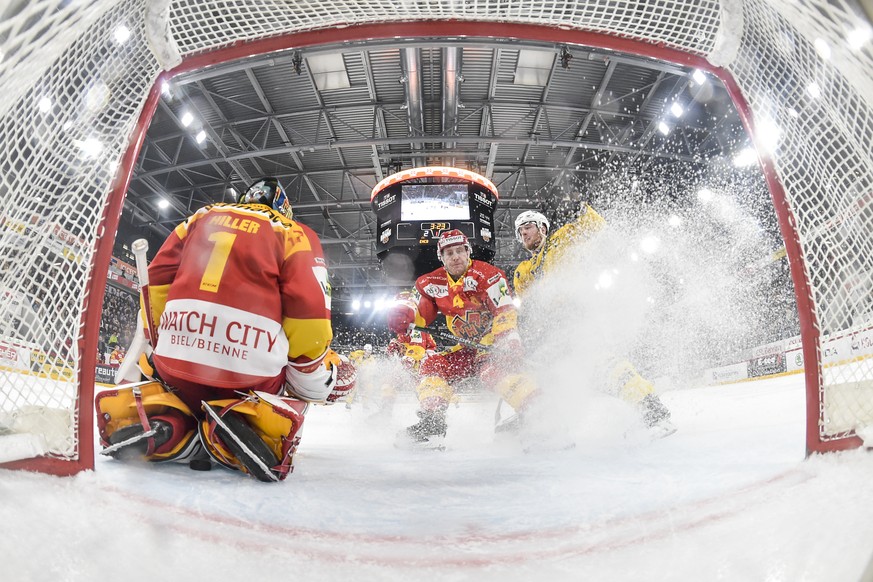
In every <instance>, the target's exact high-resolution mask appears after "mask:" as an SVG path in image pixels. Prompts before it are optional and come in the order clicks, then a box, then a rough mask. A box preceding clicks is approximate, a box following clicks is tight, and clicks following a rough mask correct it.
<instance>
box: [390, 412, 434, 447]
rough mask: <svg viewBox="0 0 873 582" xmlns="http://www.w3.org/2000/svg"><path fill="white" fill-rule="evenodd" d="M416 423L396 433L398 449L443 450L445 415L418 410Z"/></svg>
mask: <svg viewBox="0 0 873 582" xmlns="http://www.w3.org/2000/svg"><path fill="white" fill-rule="evenodd" d="M418 416H419V418H421V420H419V421H418V422H417V423H415V424H413V425H412V426H409V427H407V428H405V429H403V430H401V431H400V432H398V433H397V438H396V440H395V442H394V446H396V447H398V448H409V449H426V450H439V451H442V450H445V448H446V447H445V439H446V415H445V413H444V412H442V411H425V410H419V411H418Z"/></svg>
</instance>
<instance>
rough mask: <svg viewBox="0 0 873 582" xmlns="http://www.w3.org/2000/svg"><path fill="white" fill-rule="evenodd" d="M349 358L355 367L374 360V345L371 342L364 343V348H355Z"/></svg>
mask: <svg viewBox="0 0 873 582" xmlns="http://www.w3.org/2000/svg"><path fill="white" fill-rule="evenodd" d="M349 360H351V361H352V363H354V364H355V367H358V366H360V365H361V364H367V363H370V362H371V361H372V360H373V346H372V345H371V344H364V348H363V349H360V350H355V351H353V352H352V353H350V354H349Z"/></svg>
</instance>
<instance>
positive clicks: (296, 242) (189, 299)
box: [143, 204, 333, 389]
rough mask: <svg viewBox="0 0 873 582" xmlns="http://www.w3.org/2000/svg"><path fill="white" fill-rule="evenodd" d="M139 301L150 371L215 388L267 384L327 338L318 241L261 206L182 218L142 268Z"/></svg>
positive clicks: (314, 353)
mask: <svg viewBox="0 0 873 582" xmlns="http://www.w3.org/2000/svg"><path fill="white" fill-rule="evenodd" d="M148 293H149V307H150V311H149V313H148V317H151V320H152V324H153V326H154V327H153V329H156V330H157V335H158V337H157V344H156V346H155V351H154V361H155V365H156V367H157V368H158V371H159V372H161V374H162V375H169V376H171V377H175V378H179V379H181V380H185V381H190V382H194V383H198V384H204V385H208V386H212V387H215V388H228V389H239V388H249V387H252V386H256V385H259V384H263V383H264V382H265V381H268V380H271V379H276V378H278V377H280V376H282V375H283V374H284V368H285V365H286V363H287V361H288V359H292V360H298V361H307V360H308V359H315V358H317V357H319V356H320V355H321V354H322V353H324V351H325V350H326V349H327V348H328V346H329V344H330V341H331V339H332V336H333V333H332V329H331V324H330V285H329V283H328V275H327V268H326V264H325V261H324V255H323V251H322V248H321V243H320V242H319V240H318V237H317V236H316V234H315V233H314V232H313V231H312V230H311V229H310V228H308V227H307V226H305V225H303V224H300V223H298V222H296V221H294V220H291V219H288V218H285V217H284V216H282V215H281V214H280V213H278V212H276V211H275V210H273V209H272V208H270V207H268V206H265V205H260V204H214V205H211V206H207V207H205V208H202V209H201V210H199V211H198V212H196V213H195V214H193V215H192V216H190V217H189V218H188V219H187V220H186V221H185V222H183V223H182V224H180V225H179V226H177V227H176V229H175V230H174V231H173V233H171V234H170V236H169V237H168V238H167V240H166V241H165V242H164V244H163V246H162V247H161V248H160V250H159V251H158V253H157V255H156V256H155V258H154V260H153V261H152V263H151V265H150V266H149V288H148ZM143 313H146V310H145V308H144V309H143ZM151 339H152V343H153V344H154V343H155V339H154V338H151Z"/></svg>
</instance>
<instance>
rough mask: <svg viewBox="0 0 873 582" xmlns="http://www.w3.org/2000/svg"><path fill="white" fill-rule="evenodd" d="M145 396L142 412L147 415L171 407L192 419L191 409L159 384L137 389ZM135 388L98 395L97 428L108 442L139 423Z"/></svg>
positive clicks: (159, 412) (146, 385)
mask: <svg viewBox="0 0 873 582" xmlns="http://www.w3.org/2000/svg"><path fill="white" fill-rule="evenodd" d="M137 388H138V389H139V391H140V393H141V394H142V405H143V410H144V411H145V413H146V415H147V416H153V415H156V414H163V413H165V412H167V411H168V410H169V409H171V408H175V409H176V410H179V411H181V412H182V413H184V414H186V415H188V416H193V415H192V414H191V410H190V409H189V408H188V407H187V406H186V405H185V403H184V402H182V401H181V400H179V397H178V396H176V395H175V394H173V393H172V392H168V391H167V389H166V388H164V387H163V386H162V385H161V384H160V383H158V382H150V383H148V384H144V385H142V386H138V387H137ZM133 391H134V388H122V389H119V390H106V391H105V392H101V393H99V394H98V395H97V399H96V400H97V411H98V415H97V425H98V428H99V429H100V435H101V436H102V437H103V438H104V439H106V440H108V438H109V436H110V435H111V434H113V433H114V432H115V431H117V430H118V429H120V428H124V427H126V426H130V425H131V424H139V422H140V420H139V413H138V412H137V409H136V397H135V396H134V393H133Z"/></svg>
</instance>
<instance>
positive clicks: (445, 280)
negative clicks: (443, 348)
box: [415, 260, 518, 345]
mask: <svg viewBox="0 0 873 582" xmlns="http://www.w3.org/2000/svg"><path fill="white" fill-rule="evenodd" d="M415 290H416V293H417V294H418V296H419V298H418V305H417V307H416V313H415V325H416V326H419V327H424V326H427V325H430V324H431V323H433V321H434V320H435V319H436V317H437V315H438V314H440V313H442V314H443V315H444V316H445V318H446V324H447V325H448V328H449V331H451V332H452V334H454V335H455V336H456V337H459V338H461V339H465V340H470V341H474V342H477V343H481V344H484V345H490V344H491V343H493V342H494V340H495V339H496V338H498V337H504V336H507V335H510V334H517V333H518V332H517V326H518V321H517V312H516V309H515V305H514V304H513V303H512V295H511V294H510V291H509V286H508V285H507V283H506V275H505V274H504V273H503V271H501V270H500V269H498V268H497V267H495V266H494V265H490V264H488V263H485V262H483V261H476V260H473V261H470V266H469V267H468V268H467V271H466V273H464V275H463V276H461V277H460V278H458V280H457V281H455V280H453V279H452V277H451V275H449V274H448V273H447V272H446V269H445V267H440V268H439V269H437V270H435V271H433V272H431V273H428V274H426V275H422V276H421V277H419V278H418V279H417V280H416V281H415Z"/></svg>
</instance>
